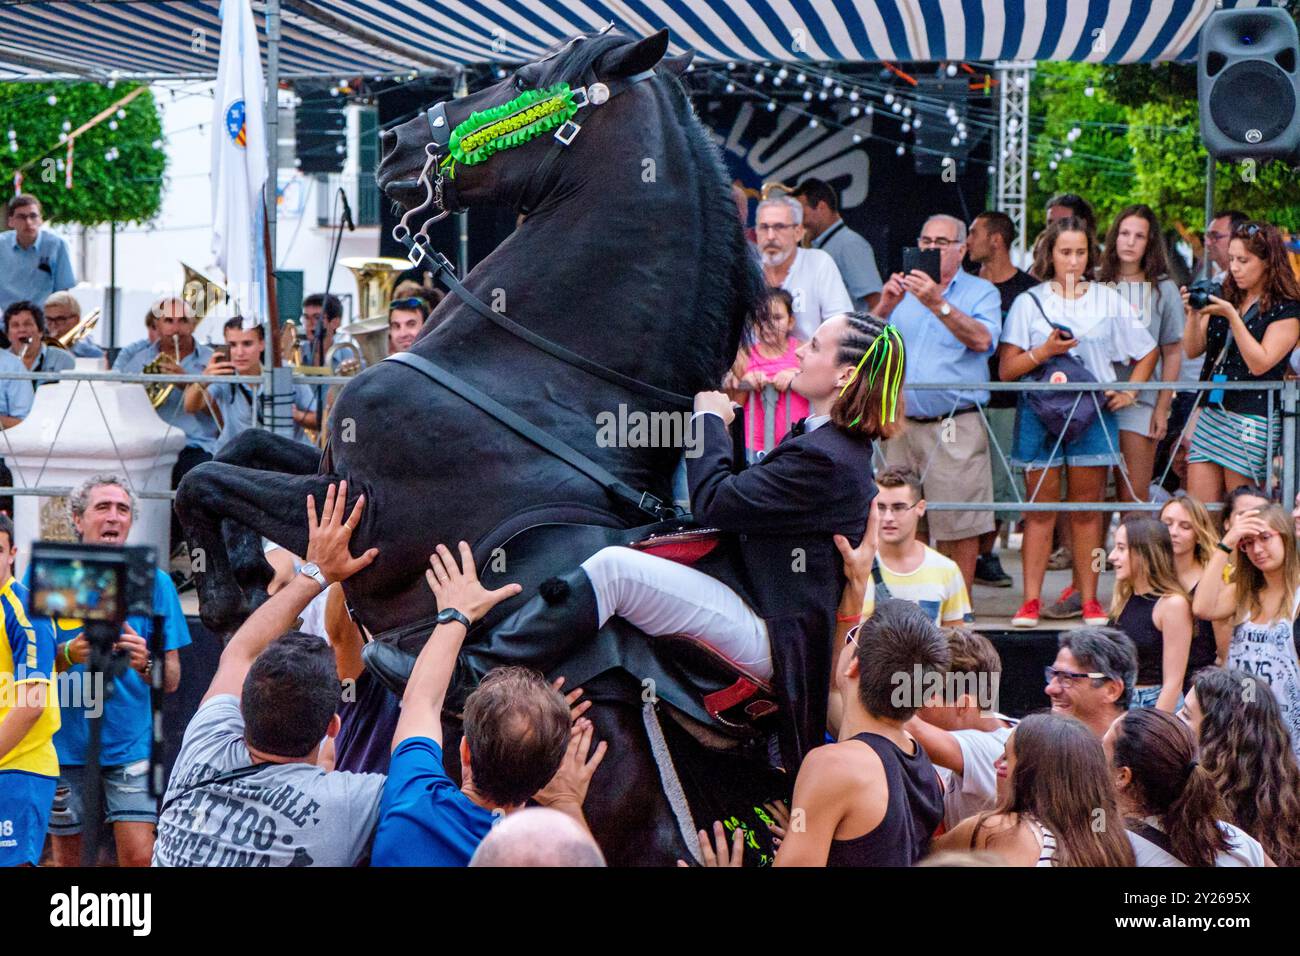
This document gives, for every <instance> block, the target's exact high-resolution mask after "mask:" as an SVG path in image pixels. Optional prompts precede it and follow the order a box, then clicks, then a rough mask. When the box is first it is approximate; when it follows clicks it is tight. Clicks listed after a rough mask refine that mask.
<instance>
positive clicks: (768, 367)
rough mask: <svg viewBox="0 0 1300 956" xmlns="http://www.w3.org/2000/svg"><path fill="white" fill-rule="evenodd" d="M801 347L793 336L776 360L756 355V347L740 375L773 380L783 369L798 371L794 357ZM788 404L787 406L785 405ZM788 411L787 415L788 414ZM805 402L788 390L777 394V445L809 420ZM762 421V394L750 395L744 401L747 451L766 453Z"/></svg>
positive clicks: (796, 359)
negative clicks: (752, 374)
mask: <svg viewBox="0 0 1300 956" xmlns="http://www.w3.org/2000/svg"><path fill="white" fill-rule="evenodd" d="M800 344H801V343H800V342H799V340H798V339H796V338H795V337H794V336H789V337H788V338H787V340H786V350H785V353H784V354H783V355H781V356H779V357H778V358H765V357H764V356H763V355H762V354H760V353H759V351H758V346H757V345H755V346H754V348H753V350H752V351H751V352H750V353H749V362H748V363H747V364H746V365H745V371H744V372H743V373H742V375H748V374H749V373H750V372H762V373H763V374H764V375H766V376H767V377H768V378H776V373H777V372H781V371H784V370H785V369H788V368H792V369H798V368H799V359H798V357H797V356H796V355H795V354H794V353H795V349H797V348H798V347H799V345H800ZM787 403H788V404H787ZM787 408H788V409H789V413H788V414H787ZM808 411H809V409H808V399H806V398H804V397H803V396H802V395H799V394H796V393H795V392H794V391H793V390H790V389H787V390H786V391H785V392H778V393H777V398H776V430H775V431H774V432H773V435H774V440H775V441H778V442H779V441H780V440H781V438H782V437H783V436H784V435H785V433H786V432H788V431H789V430H790V426H791V425H793V424H794V423H795V422H797V421H798V420H799V419H801V418H806V417H807V416H808ZM764 424H765V423H764V421H763V393H762V392H750V393H749V397H748V398H747V399H746V400H745V446H746V447H747V448H748V449H749V450H750V451H768V450H770V449H766V448H764V447H763V435H764V431H765V428H764Z"/></svg>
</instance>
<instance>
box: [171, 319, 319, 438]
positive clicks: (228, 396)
mask: <svg viewBox="0 0 1300 956" xmlns="http://www.w3.org/2000/svg"><path fill="white" fill-rule="evenodd" d="M222 335H223V336H224V337H225V340H226V349H227V350H228V357H223V356H222V355H220V354H219V353H217V352H215V351H214V352H213V354H212V359H211V361H209V362H208V364H207V367H206V368H204V369H203V374H204V375H261V374H262V351H263V349H264V347H265V344H266V338H265V336H266V332H265V330H264V328H263V327H262V325H261V324H260V323H259V324H256V325H251V326H249V325H245V320H244V319H243V318H242V317H241V316H238V315H237V316H234V317H233V318H231V319H228V320H227V321H226V324H225V327H224V328H223V329H222ZM260 393H261V388H260V387H259V386H257V385H247V384H244V383H242V382H231V383H230V384H229V385H227V384H225V383H213V382H191V383H190V384H189V385H187V386H186V387H185V411H186V412H188V413H192V414H195V415H203V414H212V415H214V416H215V417H216V419H217V421H218V422H219V423H220V426H221V434H220V435H218V436H217V451H218V452H220V451H222V449H224V448H225V447H226V446H227V445H228V444H230V443H231V442H232V441H234V439H235V438H236V436H238V435H239V433H240V432H242V431H244V430H245V429H249V428H252V427H253V425H254V423H255V422H258V421H260V420H261V409H260V408H259V407H258V406H259V404H260ZM315 407H316V395H315V390H314V389H313V388H312V387H311V386H310V385H295V386H294V387H293V437H294V438H295V439H296V440H297V441H306V440H307V438H306V434H305V432H304V431H303V429H304V428H316V427H317V421H316V412H315Z"/></svg>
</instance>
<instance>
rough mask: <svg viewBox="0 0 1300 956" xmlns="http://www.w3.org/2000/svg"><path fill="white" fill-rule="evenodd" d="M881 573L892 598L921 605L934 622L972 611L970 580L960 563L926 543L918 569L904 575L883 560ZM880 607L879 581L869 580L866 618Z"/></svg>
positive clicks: (863, 610)
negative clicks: (968, 589) (877, 588)
mask: <svg viewBox="0 0 1300 956" xmlns="http://www.w3.org/2000/svg"><path fill="white" fill-rule="evenodd" d="M880 576H881V578H883V579H884V582H885V587H887V588H889V594H890V597H895V598H898V599H900V600H903V601H911V602H912V603H913V604H917V605H920V607H921V610H922V611H924V612H925V613H926V614H927V615H929V617H930V618H931V619H932V620H933V621H934V623H935V624H938V625H942V624H943V622H944V621H960V620H961V619H962V618H963V617H965V616H966V615H967V614H969V613H970V609H971V608H970V596H969V595H968V594H967V593H966V580H965V579H964V578H963V577H962V576H961V568H959V567H957V562H955V561H953V560H952V559H951V558H948V557H945V556H944V555H942V554H940V553H939V552H938V551H936V550H934V548H931V547H930V546H929V545H926V546H925V557H924V558H922V559H921V563H920V564H918V565H917V566H916V568H915V570H912V571H909V572H908V573H907V574H901V573H899V572H898V571H895V570H893V569H891V568H890V567H889V565H887V564H885V562H884V561H881V562H880ZM875 609H876V584H875V581H874V580H870V579H869V580H868V581H867V593H866V600H865V601H864V602H863V605H862V619H863V620H866V619H867V618H869V617H870V616H871V612H872V611H874V610H875Z"/></svg>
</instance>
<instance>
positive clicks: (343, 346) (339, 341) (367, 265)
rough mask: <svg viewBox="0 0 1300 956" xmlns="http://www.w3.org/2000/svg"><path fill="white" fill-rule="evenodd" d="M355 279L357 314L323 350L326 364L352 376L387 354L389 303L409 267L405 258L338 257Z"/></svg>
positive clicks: (340, 328) (340, 327)
mask: <svg viewBox="0 0 1300 956" xmlns="http://www.w3.org/2000/svg"><path fill="white" fill-rule="evenodd" d="M339 262H340V263H341V264H342V265H344V266H346V267H347V268H348V269H349V270H350V271H351V272H352V276H353V278H355V279H356V281H357V317H356V318H355V319H354V320H353V321H351V322H349V323H348V324H347V325H341V326H339V329H338V331H337V332H335V333H334V343H333V344H332V345H331V346H330V347H329V349H328V351H326V353H325V363H324V364H325V366H326V367H327V368H330V369H337V370H338V374H339V375H354V374H356V373H357V372H359V371H360V370H361V369H363V368H366V367H368V366H370V365H374V364H375V363H376V362H379V361H381V360H382V359H383V358H384V356H385V355H387V354H388V304H389V303H390V302H392V300H393V290H394V289H395V288H397V278H398V276H400V275H401V274H402V273H403V272H405V271H406V270H407V269H409V268H410V267H411V264H410V263H409V262H407V261H406V260H405V259H384V258H378V257H376V258H367V257H364V256H353V257H351V258H348V259H340V260H339Z"/></svg>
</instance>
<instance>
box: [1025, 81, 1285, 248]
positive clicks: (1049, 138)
mask: <svg viewBox="0 0 1300 956" xmlns="http://www.w3.org/2000/svg"><path fill="white" fill-rule="evenodd" d="M1089 91H1090V92H1091V95H1089ZM1031 92H1032V97H1031V111H1032V118H1031V127H1030V154H1031V159H1030V169H1031V170H1037V171H1038V173H1039V178H1038V179H1037V180H1033V179H1031V180H1030V184H1029V196H1028V199H1029V216H1030V219H1029V224H1030V232H1031V233H1036V232H1037V231H1038V230H1039V229H1041V228H1042V226H1043V223H1044V210H1043V206H1044V204H1045V203H1046V202H1047V200H1048V199H1049V198H1050V197H1051V196H1052V195H1054V194H1056V193H1061V192H1075V193H1079V194H1080V195H1082V196H1085V197H1086V198H1087V199H1088V200H1089V201H1091V202H1092V203H1093V205H1094V206H1095V207H1096V209H1097V216H1098V219H1099V220H1100V223H1101V227H1102V228H1103V229H1104V228H1105V227H1106V226H1107V225H1109V223H1110V220H1111V218H1112V217H1113V216H1114V214H1115V213H1116V212H1118V211H1119V210H1120V209H1122V208H1123V207H1124V206H1126V205H1128V204H1129V203H1133V202H1144V203H1147V204H1148V205H1150V206H1151V207H1152V208H1153V209H1154V210H1155V211H1156V213H1157V215H1159V216H1160V217H1161V219H1162V220H1163V221H1164V222H1165V224H1166V225H1168V226H1174V225H1176V224H1179V223H1181V224H1182V225H1183V226H1184V227H1186V228H1187V229H1189V230H1192V231H1196V230H1199V229H1200V227H1201V225H1202V220H1203V218H1204V206H1205V161H1206V152H1205V148H1204V147H1203V146H1202V145H1201V135H1200V119H1199V114H1198V106H1197V98H1196V67H1195V65H1194V64H1190V65H1189V64H1179V63H1160V64H1154V65H1148V64H1124V65H1108V66H1101V65H1093V64H1085V63H1043V64H1040V65H1039V66H1038V68H1037V69H1036V71H1035V76H1034V81H1033V85H1032V87H1031ZM1094 124H1103V125H1094ZM1073 129H1079V130H1080V133H1079V135H1078V136H1077V138H1076V139H1075V140H1074V141H1073V142H1070V141H1069V136H1070V132H1071V130H1073ZM1066 148H1070V149H1071V152H1072V155H1068V156H1067V155H1065V153H1064V150H1065V149H1066ZM1053 162H1055V163H1056V168H1055V169H1053V168H1052V167H1051V164H1052V163H1053ZM1214 199H1215V206H1216V207H1218V208H1239V209H1243V210H1245V211H1246V212H1247V213H1248V214H1250V215H1254V216H1259V217H1261V218H1266V219H1268V220H1269V221H1271V222H1274V223H1276V224H1277V225H1279V226H1282V227H1284V228H1286V229H1289V230H1291V231H1297V230H1300V174H1297V173H1295V172H1293V171H1292V170H1291V169H1289V168H1288V167H1287V166H1286V165H1285V164H1284V163H1281V162H1270V163H1263V164H1254V163H1220V164H1219V165H1218V167H1217V170H1216V174H1215V191H1214Z"/></svg>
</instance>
